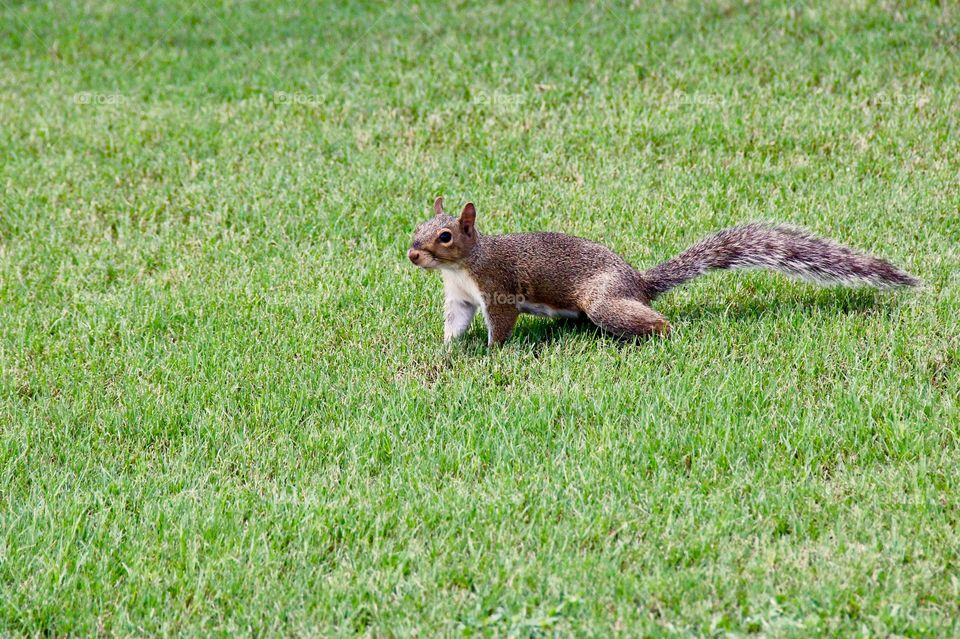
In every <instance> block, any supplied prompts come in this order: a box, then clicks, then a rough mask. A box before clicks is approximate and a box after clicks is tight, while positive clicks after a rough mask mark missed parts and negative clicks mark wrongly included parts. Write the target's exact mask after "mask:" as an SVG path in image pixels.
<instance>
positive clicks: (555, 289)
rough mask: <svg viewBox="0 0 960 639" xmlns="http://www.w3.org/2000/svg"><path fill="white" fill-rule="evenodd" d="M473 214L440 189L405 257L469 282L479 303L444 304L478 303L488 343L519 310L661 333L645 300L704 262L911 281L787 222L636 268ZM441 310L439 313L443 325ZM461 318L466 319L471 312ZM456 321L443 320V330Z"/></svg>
mask: <svg viewBox="0 0 960 639" xmlns="http://www.w3.org/2000/svg"><path fill="white" fill-rule="evenodd" d="M475 222H476V209H475V207H474V205H473V204H467V205H466V206H465V207H464V209H463V211H462V212H461V214H460V217H458V218H455V217H452V216H450V215H447V214H446V213H444V212H443V201H442V198H437V201H436V202H435V203H434V216H433V217H432V218H431V219H429V220H427V221H426V222H424V223H422V224H420V225H419V226H418V227H417V230H416V232H415V233H414V237H413V243H412V245H411V248H410V250H409V251H408V257H409V258H410V260H411V261H412V262H413V263H414V264H416V265H418V266H420V267H421V268H426V269H433V268H439V269H443V270H446V271H447V272H448V274H450V273H454V274H456V277H459V278H462V277H464V276H467V277H469V280H470V281H472V282H474V283H475V284H476V288H477V289H479V293H480V296H481V298H482V301H481V302H479V303H478V302H477V301H476V300H474V301H471V300H469V299H468V300H463V299H461V297H457V296H456V295H454V294H451V293H450V292H449V291H448V304H451V305H452V306H450V307H448V308H453V309H454V311H456V312H460V310H462V307H461V306H458V305H462V306H463V307H466V308H467V310H469V307H471V306H474V307H479V308H480V309H481V310H483V312H484V316H485V319H486V321H487V328H488V333H489V342H490V343H491V344H499V343H502V342H503V341H505V340H506V339H507V338H509V337H510V335H511V333H512V332H513V327H514V325H515V324H516V321H517V317H518V316H519V314H520V313H521V312H536V313H546V314H563V315H567V316H580V317H586V318H588V319H589V320H590V321H591V322H593V323H594V324H596V325H597V326H599V327H600V328H602V329H603V330H605V331H608V332H610V333H612V334H614V335H618V336H621V337H630V336H642V335H651V334H655V335H665V334H667V333H668V332H669V330H670V324H669V323H668V322H667V320H666V318H664V317H663V316H662V315H661V314H659V313H657V312H656V311H655V310H653V308H651V307H650V302H651V301H652V300H653V299H654V298H655V297H656V296H658V295H660V294H661V293H663V292H665V291H667V290H669V289H671V288H673V287H674V286H677V285H679V284H682V283H683V282H686V281H688V280H690V279H692V278H694V277H696V276H698V275H701V274H703V273H704V272H706V271H707V270H710V269H733V268H770V269H774V270H778V271H781V272H784V273H787V274H790V275H794V276H799V277H806V278H809V279H814V280H818V281H826V282H839V283H845V284H868V285H872V286H877V287H885V286H914V285H916V284H918V281H917V280H916V279H915V278H913V277H912V276H910V275H908V274H906V273H904V272H903V271H900V270H899V269H897V268H896V267H894V266H892V265H890V264H889V263H887V262H885V261H883V260H880V259H879V258H875V257H872V256H868V255H863V254H861V253H857V252H856V251H854V250H852V249H850V248H847V247H845V246H841V245H839V244H835V243H833V242H830V241H829V240H824V239H821V238H817V237H814V236H812V235H809V234H807V233H805V232H803V231H800V230H798V229H792V228H788V227H775V226H768V225H762V224H752V225H746V226H742V227H736V228H733V229H727V230H726V231H722V232H720V233H718V234H716V235H714V236H711V237H709V238H707V239H705V240H703V241H701V242H699V243H697V244H695V245H694V246H693V247H691V248H690V249H688V250H687V251H685V252H684V253H682V254H680V255H679V256H677V257H676V258H673V259H672V260H669V261H667V262H664V263H663V264H661V265H659V266H657V267H654V268H652V269H650V270H648V271H646V272H643V273H641V272H638V271H637V270H635V269H634V268H633V267H632V266H630V265H629V264H627V262H625V261H624V260H623V258H621V257H620V256H619V255H617V254H616V253H614V252H613V251H611V250H610V249H608V248H607V247H605V246H603V245H600V244H597V243H595V242H591V241H590V240H585V239H582V238H578V237H572V236H569V235H564V234H562V233H512V234H507V235H481V234H480V233H479V232H478V231H477V230H476V226H475ZM446 234H449V236H448V235H446ZM443 240H447V241H443ZM452 290H456V289H455V287H454V289H452ZM454 315H456V313H454ZM451 317H452V316H451V314H449V313H448V324H451V323H452V320H451ZM464 317H465V318H466V321H467V324H469V317H472V312H470V313H469V315H468V316H467V315H465V316H464ZM461 323H462V322H461ZM462 330H465V328H462V329H457V328H456V327H451V328H449V329H448V338H449V335H451V334H452V335H453V336H456V334H457V333H458V332H462Z"/></svg>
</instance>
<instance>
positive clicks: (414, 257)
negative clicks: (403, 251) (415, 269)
mask: <svg viewBox="0 0 960 639" xmlns="http://www.w3.org/2000/svg"><path fill="white" fill-rule="evenodd" d="M407 257H409V258H410V261H411V262H413V263H414V264H416V263H417V262H419V261H420V251H418V250H416V249H410V250H409V251H407Z"/></svg>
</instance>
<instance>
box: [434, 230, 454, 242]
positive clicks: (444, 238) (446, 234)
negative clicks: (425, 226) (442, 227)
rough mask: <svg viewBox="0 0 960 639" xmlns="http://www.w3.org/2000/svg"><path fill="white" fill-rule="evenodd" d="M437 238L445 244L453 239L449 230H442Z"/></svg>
mask: <svg viewBox="0 0 960 639" xmlns="http://www.w3.org/2000/svg"><path fill="white" fill-rule="evenodd" d="M438 239H439V240H440V242H442V243H443V244H446V243H448V242H449V241H450V240H452V239H453V235H451V234H450V231H444V232H443V233H441V234H440V237H439V238H438Z"/></svg>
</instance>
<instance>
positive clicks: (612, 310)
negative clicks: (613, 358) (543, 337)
mask: <svg viewBox="0 0 960 639" xmlns="http://www.w3.org/2000/svg"><path fill="white" fill-rule="evenodd" d="M584 310H585V311H586V313H587V317H589V318H590V321H591V322H593V323H594V324H596V325H597V326H599V327H600V328H602V329H603V330H605V331H607V332H609V333H613V334H614V335H617V336H619V337H639V336H644V335H666V334H667V333H669V332H670V322H668V321H667V318H666V317H664V316H663V315H661V314H660V313H658V312H656V311H655V310H653V309H652V308H650V307H649V306H647V305H646V304H644V303H643V302H639V301H637V300H635V299H631V298H629V297H607V296H603V297H599V298H597V299H594V300H592V301H591V302H590V304H588V305H587V306H586V308H585V309H584Z"/></svg>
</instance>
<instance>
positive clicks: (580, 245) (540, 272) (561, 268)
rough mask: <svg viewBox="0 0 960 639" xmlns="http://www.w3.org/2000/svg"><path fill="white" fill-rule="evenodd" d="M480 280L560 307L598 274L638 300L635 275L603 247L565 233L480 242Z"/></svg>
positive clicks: (512, 235) (490, 237)
mask: <svg viewBox="0 0 960 639" xmlns="http://www.w3.org/2000/svg"><path fill="white" fill-rule="evenodd" d="M482 263H483V265H482V268H481V269H478V273H477V274H478V275H479V276H480V277H481V278H487V277H489V278H491V279H493V280H495V281H497V282H498V283H500V284H503V283H509V284H510V285H511V286H510V288H512V289H514V292H515V293H516V294H518V295H522V296H523V297H524V298H526V299H527V300H530V301H532V302H536V303H544V304H549V305H551V306H557V307H560V308H573V307H574V306H576V298H577V291H578V290H580V289H582V288H583V287H584V286H589V285H590V284H591V281H592V280H594V279H596V278H597V277H598V275H601V276H603V277H606V278H608V279H610V280H611V281H616V282H617V284H618V287H619V289H622V292H623V294H625V295H632V296H637V297H642V296H643V294H644V291H643V289H642V286H641V280H640V277H639V276H640V274H639V273H638V272H637V271H636V270H635V269H634V268H633V267H632V266H630V265H629V264H628V263H627V262H626V261H625V260H624V259H623V258H622V257H620V256H619V255H617V254H616V253H614V252H613V251H612V250H610V249H609V248H607V247H606V246H604V245H602V244H598V243H597V242H593V241H591V240H587V239H584V238H581V237H575V236H573V235H566V234H564V233H551V232H544V233H509V234H506V235H488V236H484V238H483V252H482Z"/></svg>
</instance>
